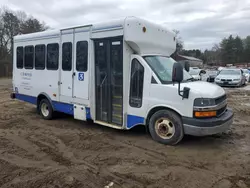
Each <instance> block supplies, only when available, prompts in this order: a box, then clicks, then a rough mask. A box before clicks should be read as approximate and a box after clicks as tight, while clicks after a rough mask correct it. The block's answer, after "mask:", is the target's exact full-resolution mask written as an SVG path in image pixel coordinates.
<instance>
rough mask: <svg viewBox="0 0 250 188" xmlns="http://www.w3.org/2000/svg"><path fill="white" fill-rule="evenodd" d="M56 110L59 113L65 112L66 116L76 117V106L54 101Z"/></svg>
mask: <svg viewBox="0 0 250 188" xmlns="http://www.w3.org/2000/svg"><path fill="white" fill-rule="evenodd" d="M52 105H53V107H54V110H55V111H57V112H63V113H65V114H69V115H74V105H73V104H67V103H61V102H56V101H52Z"/></svg>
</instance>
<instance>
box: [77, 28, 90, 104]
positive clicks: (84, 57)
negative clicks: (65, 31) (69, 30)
mask: <svg viewBox="0 0 250 188" xmlns="http://www.w3.org/2000/svg"><path fill="white" fill-rule="evenodd" d="M89 37H90V36H89V27H82V28H77V29H75V37H74V55H75V58H74V68H73V69H74V72H73V88H74V89H73V97H74V101H75V102H80V103H82V101H83V100H88V99H89V66H88V64H89V63H88V62H89V50H90V48H89Z"/></svg>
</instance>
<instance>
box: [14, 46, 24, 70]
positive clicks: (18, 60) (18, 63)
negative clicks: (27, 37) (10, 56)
mask: <svg viewBox="0 0 250 188" xmlns="http://www.w3.org/2000/svg"><path fill="white" fill-rule="evenodd" d="M16 67H17V68H18V69H22V68H23V47H22V46H19V47H17V49H16Z"/></svg>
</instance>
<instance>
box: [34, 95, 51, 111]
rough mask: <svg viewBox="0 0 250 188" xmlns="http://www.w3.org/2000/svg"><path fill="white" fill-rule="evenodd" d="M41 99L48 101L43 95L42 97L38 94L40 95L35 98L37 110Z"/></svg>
mask: <svg viewBox="0 0 250 188" xmlns="http://www.w3.org/2000/svg"><path fill="white" fill-rule="evenodd" d="M43 99H47V100H49V99H48V98H47V97H46V96H45V95H43V94H40V95H39V96H38V97H37V101H36V104H37V109H38V108H39V104H40V102H41V100H43Z"/></svg>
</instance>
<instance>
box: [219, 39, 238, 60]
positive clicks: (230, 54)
mask: <svg viewBox="0 0 250 188" xmlns="http://www.w3.org/2000/svg"><path fill="white" fill-rule="evenodd" d="M220 47H221V58H222V61H223V63H224V64H227V63H230V64H234V63H235V59H236V51H235V50H236V48H235V42H234V38H233V36H232V35H230V36H229V37H228V38H224V39H223V40H222V42H221V43H220Z"/></svg>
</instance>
